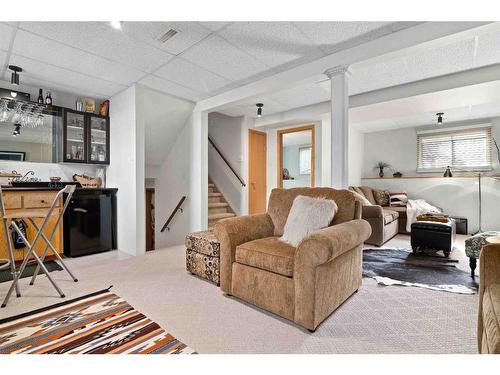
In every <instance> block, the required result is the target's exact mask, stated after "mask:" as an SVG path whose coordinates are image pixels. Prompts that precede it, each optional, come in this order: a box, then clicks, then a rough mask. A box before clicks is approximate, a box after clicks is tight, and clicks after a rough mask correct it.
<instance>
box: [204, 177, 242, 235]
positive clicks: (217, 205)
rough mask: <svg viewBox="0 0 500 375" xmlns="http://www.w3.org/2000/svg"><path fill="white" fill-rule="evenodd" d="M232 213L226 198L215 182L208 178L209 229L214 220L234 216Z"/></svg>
mask: <svg viewBox="0 0 500 375" xmlns="http://www.w3.org/2000/svg"><path fill="white" fill-rule="evenodd" d="M235 216H236V214H235V213H234V211H233V209H232V208H231V206H229V203H227V201H226V198H224V196H223V195H222V193H221V192H220V191H219V189H217V187H216V186H215V184H214V183H213V182H212V181H211V180H210V179H209V180H208V228H209V229H211V228H212V227H213V226H214V224H215V223H216V222H218V221H219V220H222V219H226V218H228V217H235Z"/></svg>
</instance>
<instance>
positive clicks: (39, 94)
mask: <svg viewBox="0 0 500 375" xmlns="http://www.w3.org/2000/svg"><path fill="white" fill-rule="evenodd" d="M37 101H38V104H43V93H42V89H39V90H38V100H37Z"/></svg>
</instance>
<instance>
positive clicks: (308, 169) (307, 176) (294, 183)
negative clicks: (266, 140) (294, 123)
mask: <svg viewBox="0 0 500 375" xmlns="http://www.w3.org/2000/svg"><path fill="white" fill-rule="evenodd" d="M277 138H278V187H280V188H285V189H289V188H293V187H314V178H315V175H314V161H315V158H314V155H315V152H314V125H307V126H301V127H297V128H291V129H283V130H278V132H277Z"/></svg>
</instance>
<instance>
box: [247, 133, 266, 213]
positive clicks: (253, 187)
mask: <svg viewBox="0 0 500 375" xmlns="http://www.w3.org/2000/svg"><path fill="white" fill-rule="evenodd" d="M266 190H267V134H266V133H263V132H259V131H257V130H252V129H249V130H248V213H249V214H250V215H252V214H259V213H264V212H266V193H267V191H266Z"/></svg>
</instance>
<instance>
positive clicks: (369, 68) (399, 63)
mask: <svg viewBox="0 0 500 375" xmlns="http://www.w3.org/2000/svg"><path fill="white" fill-rule="evenodd" d="M351 72H352V74H351V76H350V77H349V94H350V95H355V94H358V93H361V92H366V91H372V90H377V89H380V88H383V87H389V86H394V85H399V84H401V83H404V82H408V81H409V80H410V75H409V72H408V69H407V68H406V65H405V62H404V60H403V59H402V58H397V59H392V60H387V61H380V62H376V63H374V64H370V65H365V64H363V65H362V66H360V67H359V68H357V67H356V64H355V65H353V66H351Z"/></svg>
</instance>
